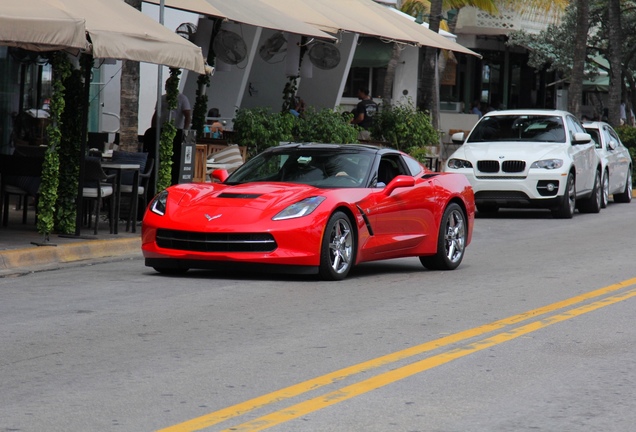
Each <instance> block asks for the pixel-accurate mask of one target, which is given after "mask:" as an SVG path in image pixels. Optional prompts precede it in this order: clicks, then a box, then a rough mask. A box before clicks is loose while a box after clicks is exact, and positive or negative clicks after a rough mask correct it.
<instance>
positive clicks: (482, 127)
mask: <svg viewBox="0 0 636 432" xmlns="http://www.w3.org/2000/svg"><path fill="white" fill-rule="evenodd" d="M486 141H488V142H492V141H539V142H565V128H564V127H563V120H562V119H561V117H558V116H548V115H499V116H498V115H492V116H489V115H485V116H484V117H483V118H482V119H481V120H480V121H479V123H477V125H476V126H475V129H474V130H473V132H472V133H471V134H470V137H468V142H486Z"/></svg>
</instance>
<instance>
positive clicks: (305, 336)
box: [0, 203, 636, 432]
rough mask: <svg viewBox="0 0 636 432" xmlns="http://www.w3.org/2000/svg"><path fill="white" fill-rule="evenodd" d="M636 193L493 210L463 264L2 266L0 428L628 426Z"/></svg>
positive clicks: (635, 393)
mask: <svg viewBox="0 0 636 432" xmlns="http://www.w3.org/2000/svg"><path fill="white" fill-rule="evenodd" d="M635 208H636V204H635V203H632V204H610V205H609V207H608V208H607V209H604V210H603V211H602V212H601V213H600V214H598V215H593V214H592V215H581V214H578V213H577V214H575V216H574V218H573V219H572V220H557V219H552V218H551V217H550V215H549V213H547V212H538V211H530V212H511V211H509V212H501V213H500V214H499V215H497V216H495V217H489V218H481V217H480V218H478V219H477V220H476V226H475V235H474V240H473V244H472V245H471V246H470V247H469V249H468V253H467V255H466V257H465V260H464V262H463V263H462V265H461V266H460V268H459V269H458V270H456V271H453V272H431V271H426V270H424V269H423V268H422V267H421V265H420V264H419V261H418V260H417V259H415V258H414V259H400V260H394V261H389V262H381V263H370V264H365V265H363V266H361V267H359V268H356V269H354V271H353V272H352V274H351V275H350V277H349V278H348V279H346V280H345V281H342V282H335V283H327V282H317V281H314V280H312V279H308V278H298V277H288V276H284V275H279V276H272V275H265V276H263V275H249V274H247V275H246V274H229V273H215V272H209V271H191V272H189V273H187V274H186V275H185V276H184V277H165V276H160V275H158V274H156V273H154V271H153V270H152V269H148V268H146V267H144V266H143V261H142V260H141V259H128V260H125V261H117V262H112V261H111V262H102V263H98V264H95V265H81V266H73V267H68V268H62V269H59V270H55V271H46V272H39V273H34V274H29V275H25V276H21V277H15V278H3V279H0V326H2V328H3V332H2V333H1V334H0V388H2V392H0V430H5V431H21V432H26V431H44V430H45V431H47V432H49V431H50V432H55V431H65V432H66V431H131V432H133V431H135V432H138V431H152V430H166V431H192V430H206V431H220V430H244V431H255V430H263V429H268V430H273V431H311V432H315V431H364V432H369V431H378V432H385V431H422V432H428V431H457V432H466V431H484V432H498V431H515V432H516V431H526V430H528V431H529V430H533V431H536V430H541V431H577V432H579V431H594V432H596V431H601V430H602V431H627V430H631V429H632V425H633V424H634V422H636V413H635V412H634V410H633V401H634V400H636V390H634V389H635V388H636V386H635V384H636V367H635V366H636V360H635V359H636V344H635V343H634V342H635V341H636V327H635V326H634V325H633V317H634V312H635V311H636V299H634V296H636V279H634V278H636V271H635V270H634V268H635V267H634V265H633V260H634V252H633V250H634V249H633V248H634V246H633V242H634V239H635V238H636V235H635V234H636V226H635V225H634V212H635V210H634V209H635ZM229 428H231V429H229Z"/></svg>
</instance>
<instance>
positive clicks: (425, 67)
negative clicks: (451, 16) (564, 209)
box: [419, 0, 442, 130]
mask: <svg viewBox="0 0 636 432" xmlns="http://www.w3.org/2000/svg"><path fill="white" fill-rule="evenodd" d="M430 15H431V16H430V18H429V22H428V28H429V29H430V30H431V31H434V32H435V33H439V23H440V17H441V15H442V0H432V1H431V13H430ZM424 52H425V54H424V59H423V61H422V71H421V74H420V79H421V82H422V94H421V100H420V103H419V106H420V107H421V108H422V109H424V110H426V111H428V112H429V113H430V115H431V124H432V125H433V127H434V128H435V129H437V130H439V127H440V124H439V82H438V80H437V74H438V71H437V48H432V47H426V48H425V49H424Z"/></svg>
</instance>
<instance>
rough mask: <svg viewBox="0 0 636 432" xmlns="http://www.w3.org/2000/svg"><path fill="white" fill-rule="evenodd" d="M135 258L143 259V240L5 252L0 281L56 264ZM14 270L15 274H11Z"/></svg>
mask: <svg viewBox="0 0 636 432" xmlns="http://www.w3.org/2000/svg"><path fill="white" fill-rule="evenodd" d="M136 254H137V255H139V256H141V238H138V237H136V238H126V239H114V240H91V241H85V242H77V243H69V244H64V245H58V246H39V247H29V248H24V249H12V250H5V251H0V277H1V276H6V275H7V274H19V273H25V272H29V271H30V270H33V268H43V267H44V268H50V267H51V266H55V265H56V264H66V263H71V262H77V261H86V260H91V259H98V258H112V257H119V256H125V255H136ZM29 269H30V270H29ZM12 270H16V271H15V272H13V273H12V272H11V271H12Z"/></svg>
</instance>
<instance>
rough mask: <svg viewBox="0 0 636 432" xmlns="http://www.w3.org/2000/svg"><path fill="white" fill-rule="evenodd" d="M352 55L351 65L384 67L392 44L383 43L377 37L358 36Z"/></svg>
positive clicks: (389, 55)
mask: <svg viewBox="0 0 636 432" xmlns="http://www.w3.org/2000/svg"><path fill="white" fill-rule="evenodd" d="M358 42H359V43H358V46H356V52H355V53H354V55H353V61H352V62H351V67H364V68H374V67H386V65H387V64H388V63H389V60H391V56H392V55H393V46H394V45H393V44H392V43H385V42H382V41H381V40H379V39H377V38H370V37H365V38H360V39H358Z"/></svg>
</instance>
